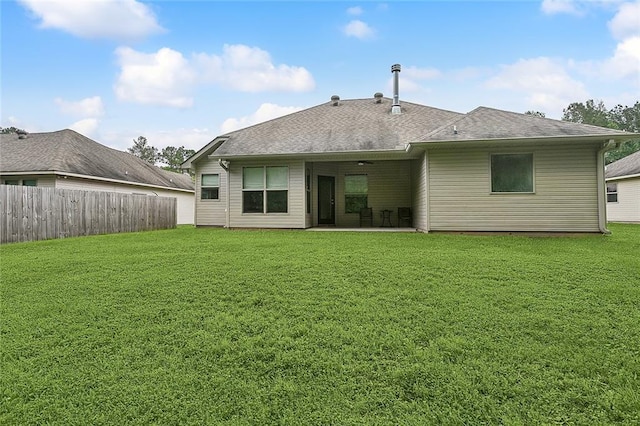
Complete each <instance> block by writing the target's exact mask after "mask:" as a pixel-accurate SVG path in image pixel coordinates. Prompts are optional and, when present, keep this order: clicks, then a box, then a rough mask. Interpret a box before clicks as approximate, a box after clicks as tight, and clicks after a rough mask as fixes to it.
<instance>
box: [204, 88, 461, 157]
mask: <svg viewBox="0 0 640 426" xmlns="http://www.w3.org/2000/svg"><path fill="white" fill-rule="evenodd" d="M391 104H392V100H391V99H389V98H382V103H380V104H377V103H375V100H374V99H372V98H371V99H351V100H343V101H340V104H339V105H338V106H334V105H333V102H327V103H324V104H320V105H317V106H315V107H312V108H308V109H305V110H302V111H299V112H295V113H293V114H289V115H286V116H284V117H280V118H276V119H274V120H271V121H267V122H265V123H261V124H257V125H254V126H251V127H247V128H245V129H241V130H237V131H235V132H231V133H229V134H228V135H224V136H225V137H227V136H228V140H227V141H226V142H224V143H223V144H222V145H221V146H220V148H218V149H217V150H216V154H219V155H229V154H230V155H252V154H296V153H312V152H313V153H326V152H344V151H382V150H389V149H391V150H392V149H404V145H405V144H406V143H407V142H409V141H414V140H418V139H419V137H420V136H422V135H424V134H427V133H429V132H431V131H433V130H435V129H437V128H438V127H440V126H441V125H442V123H444V122H449V121H451V120H454V119H457V118H459V117H461V116H463V114H460V113H457V112H451V111H445V110H442V109H437V108H432V107H428V106H424V105H419V104H414V103H410V102H402V104H401V105H402V114H400V115H392V114H391Z"/></svg>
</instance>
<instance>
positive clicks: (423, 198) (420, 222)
mask: <svg viewBox="0 0 640 426" xmlns="http://www.w3.org/2000/svg"><path fill="white" fill-rule="evenodd" d="M427 164H428V163H427V154H426V153H425V154H424V155H422V157H421V158H420V159H418V160H414V161H412V162H411V185H412V194H413V201H412V203H411V204H412V214H413V226H414V227H415V228H418V229H420V230H423V231H426V230H428V223H427V220H428V218H427V212H428V206H427V202H428V197H427Z"/></svg>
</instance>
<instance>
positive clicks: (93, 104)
mask: <svg viewBox="0 0 640 426" xmlns="http://www.w3.org/2000/svg"><path fill="white" fill-rule="evenodd" d="M54 101H55V103H56V104H57V105H58V106H59V107H60V111H61V112H62V113H63V114H68V115H75V116H78V117H101V116H102V115H104V105H103V104H102V99H101V98H100V96H93V97H91V98H85V99H81V100H79V101H75V102H74V101H65V100H64V99H61V98H56V99H55V100H54Z"/></svg>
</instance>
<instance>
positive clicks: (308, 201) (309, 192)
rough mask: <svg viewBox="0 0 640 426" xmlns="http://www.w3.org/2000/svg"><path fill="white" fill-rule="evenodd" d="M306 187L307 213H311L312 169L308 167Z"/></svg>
mask: <svg viewBox="0 0 640 426" xmlns="http://www.w3.org/2000/svg"><path fill="white" fill-rule="evenodd" d="M305 188H306V192H307V214H311V170H309V169H307V174H306V176H305Z"/></svg>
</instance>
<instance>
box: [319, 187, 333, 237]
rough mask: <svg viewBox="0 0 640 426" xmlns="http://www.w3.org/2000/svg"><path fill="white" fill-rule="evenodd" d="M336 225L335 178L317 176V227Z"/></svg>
mask: <svg viewBox="0 0 640 426" xmlns="http://www.w3.org/2000/svg"><path fill="white" fill-rule="evenodd" d="M335 224H336V178H335V177H333V176H318V225H335Z"/></svg>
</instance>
